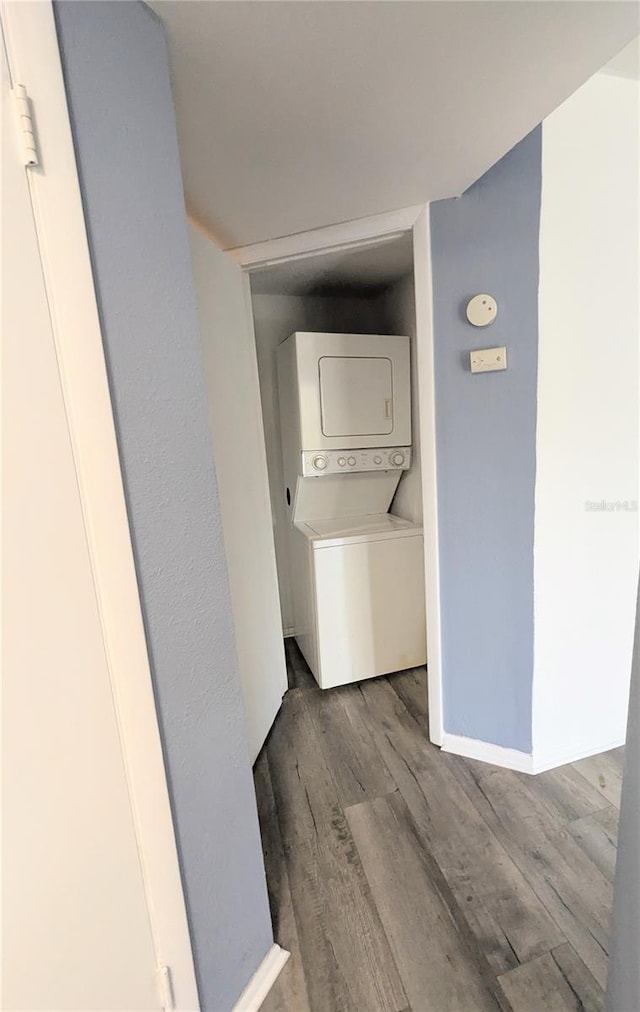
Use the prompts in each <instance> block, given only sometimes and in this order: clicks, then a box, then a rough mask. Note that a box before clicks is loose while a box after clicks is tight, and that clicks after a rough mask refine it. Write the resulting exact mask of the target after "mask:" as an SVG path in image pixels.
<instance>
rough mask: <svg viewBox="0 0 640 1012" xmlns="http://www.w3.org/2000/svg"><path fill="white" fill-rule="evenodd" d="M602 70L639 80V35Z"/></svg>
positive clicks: (617, 75) (616, 75) (606, 72)
mask: <svg viewBox="0 0 640 1012" xmlns="http://www.w3.org/2000/svg"><path fill="white" fill-rule="evenodd" d="M602 70H603V73H605V74H613V75H614V77H629V78H631V80H633V81H640V37H638V38H637V39H634V40H633V41H632V42H630V43H629V45H628V46H625V47H624V49H623V50H622V52H621V53H618V55H617V56H614V58H613V60H611V61H610V62H609V63H607V65H606V66H605V67H603V68H602Z"/></svg>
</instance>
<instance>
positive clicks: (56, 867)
mask: <svg viewBox="0 0 640 1012" xmlns="http://www.w3.org/2000/svg"><path fill="white" fill-rule="evenodd" d="M38 42H40V37H39V38H38ZM42 49H44V52H45V54H46V53H47V49H46V46H43V47H42ZM42 49H41V50H40V52H42ZM2 62H3V67H2V70H3V77H2V106H3V108H2V119H3V125H4V124H5V123H6V124H9V123H10V122H11V120H12V119H13V111H14V110H13V108H12V107H11V103H10V99H9V82H8V76H7V68H6V64H5V61H4V55H3V58H2ZM4 139H5V140H6V143H4V144H3V145H2V170H3V171H2V176H3V179H2V225H3V239H4V240H6V242H7V248H8V249H11V251H12V253H11V256H10V257H5V258H4V259H3V264H2V268H3V271H2V290H3V302H2V401H3V418H4V426H3V441H2V451H3V511H2V537H3V552H2V555H3V558H2V580H3V616H2V617H3V643H2V662H3V682H2V697H3V698H2V706H3V733H2V762H3V790H2V794H3V797H2V815H3V827H2V829H3V833H2V859H3V889H2V950H3V951H2V966H3V981H2V998H3V1008H7V1009H12V1010H19V1009H25V1010H26V1009H51V1010H61V1009H65V1010H68V1012H72V1010H78V1012H80V1010H85V1009H96V1010H97V1009H111V1010H113V1012H115V1010H122V1012H126V1010H130V1009H134V1008H135V1009H139V1010H143V1009H144V1010H148V1009H159V1008H160V1002H159V998H158V996H157V994H156V989H155V979H154V978H155V966H156V959H155V953H154V946H153V939H152V935H151V929H150V919H149V910H148V907H147V901H146V896H145V889H144V883H143V878H142V871H141V866H140V855H139V850H138V841H137V838H136V832H135V828H134V820H133V816H132V809H131V800H130V795H129V790H128V784H127V777H126V774H125V767H124V759H123V754H122V748H121V740H120V729H119V725H118V721H117V719H116V713H115V708H114V699H113V687H112V684H111V678H110V674H109V667H108V663H107V657H106V654H105V644H104V640H103V629H102V624H101V620H100V614H99V610H98V603H97V599H96V588H95V585H94V580H93V570H92V563H91V557H90V554H89V547H88V544H87V536H86V532H85V518H84V516H83V509H82V503H81V501H80V494H79V489H78V476H77V474H76V469H75V464H74V458H73V452H72V447H71V440H70V434H69V428H68V424H67V415H66V406H65V402H64V399H63V394H62V387H61V380H60V374H59V363H58V361H57V357H56V348H55V344H54V340H53V334H52V330H51V322H50V317H49V306H48V304H47V300H46V297H45V292H44V285H43V276H42V267H41V263H40V258H39V251H38V245H37V239H36V233H35V228H34V224H33V218H32V212H31V205H30V200H29V195H28V192H27V183H26V177H25V170H24V168H23V165H22V162H21V159H20V155H19V153H18V151H17V146H16V145H15V144H14V140H16V139H17V133H16V134H15V135H14V132H13V130H9V129H7V131H6V137H5V138H4ZM55 160H56V156H55V155H54V157H53V162H54V163H55ZM49 165H51V161H50V162H49ZM81 302H82V300H81Z"/></svg>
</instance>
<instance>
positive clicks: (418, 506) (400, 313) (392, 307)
mask: <svg viewBox="0 0 640 1012" xmlns="http://www.w3.org/2000/svg"><path fill="white" fill-rule="evenodd" d="M383 298H384V305H385V312H386V317H387V320H388V324H389V327H390V330H391V332H392V333H394V334H407V335H408V336H409V337H410V338H411V442H412V452H411V458H412V464H411V467H410V468H409V470H408V471H405V472H404V473H403V475H402V478H401V479H400V484H399V485H398V490H397V492H396V494H395V496H394V498H393V502H392V504H391V510H390V512H391V513H394V514H395V515H396V516H398V517H403V518H404V519H405V520H411V521H412V522H413V523H416V524H421V523H422V469H421V463H420V405H419V402H418V362H417V348H416V298H415V289H414V284H413V277H412V276H411V275H409V276H408V277H406V278H402V280H400V281H398V282H396V284H395V285H393V286H392V287H391V288H390V289H389V290H388V291H387V292H385V293H384V296H383Z"/></svg>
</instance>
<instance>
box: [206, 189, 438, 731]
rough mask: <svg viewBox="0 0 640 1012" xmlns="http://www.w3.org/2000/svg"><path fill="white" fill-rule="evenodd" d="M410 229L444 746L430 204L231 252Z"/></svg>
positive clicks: (246, 265) (295, 248) (431, 685)
mask: <svg viewBox="0 0 640 1012" xmlns="http://www.w3.org/2000/svg"><path fill="white" fill-rule="evenodd" d="M189 220H190V221H191V223H192V224H193V225H194V227H195V228H197V229H199V230H200V231H201V232H203V234H205V235H206V236H207V237H208V238H209V239H210V240H211V241H212V242H214V243H215V244H216V245H218V246H220V243H219V241H218V240H217V238H216V237H215V235H213V233H212V232H211V231H210V230H209V229H208V228H207V227H206V226H205V225H203V224H202V223H201V222H199V221H198V220H197V219H196V218H195V217H194V216H192V215H190V216H189ZM407 232H411V233H412V236H413V272H414V287H415V302H416V350H417V361H418V366H419V368H418V401H419V405H420V443H421V451H420V452H421V464H422V498H423V512H424V522H423V525H424V547H425V552H424V555H425V592H426V609H427V675H428V691H429V738H430V740H431V741H432V742H433V744H434V745H442V741H443V735H444V723H443V707H442V668H441V614H440V563H439V546H438V486H437V451H436V421H435V368H434V334H433V294H432V274H431V234H430V225H429V205H428V204H420V205H415V206H412V207H404V208H400V209H399V210H397V211H388V212H385V213H383V214H375V215H371V216H370V217H368V218H358V219H356V220H354V221H347V222H341V223H340V224H337V225H329V226H327V227H325V228H317V229H311V230H310V231H307V232H299V233H297V234H296V235H290V236H284V237H282V238H280V239H271V240H267V241H265V242H260V243H254V244H253V245H250V246H238V247H236V248H235V249H231V250H226V253H227V254H228V256H231V257H232V258H233V259H234V260H235V261H236V263H238V264H239V265H240V266H241V267H242V268H243V269H244V270H246V271H247V273H249V274H250V273H251V271H252V270H255V269H257V268H258V267H265V266H267V265H273V264H276V263H286V262H287V261H291V260H300V259H303V258H306V257H309V256H314V255H316V254H318V253H329V252H332V251H334V250H338V249H341V250H344V249H358V248H362V247H364V246H367V245H370V244H373V243H376V242H380V241H385V240H391V239H394V238H397V237H399V236H401V235H402V234H406V233H407Z"/></svg>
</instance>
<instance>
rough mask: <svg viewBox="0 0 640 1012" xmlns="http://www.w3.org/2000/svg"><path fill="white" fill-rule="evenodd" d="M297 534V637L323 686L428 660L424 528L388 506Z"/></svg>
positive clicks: (311, 524) (314, 524)
mask: <svg viewBox="0 0 640 1012" xmlns="http://www.w3.org/2000/svg"><path fill="white" fill-rule="evenodd" d="M292 534H293V537H292V540H291V548H292V563H293V566H294V567H295V569H296V576H297V579H294V585H295V589H296V597H295V611H296V615H295V621H296V628H297V630H298V632H297V635H296V640H297V642H298V645H299V647H300V649H301V651H302V653H303V655H304V657H305V659H306V661H307V664H308V665H309V667H310V668H311V671H312V672H313V675H314V677H315V679H316V681H317V683H318V685H319V686H320V688H321V689H330V688H332V687H333V686H336V685H344V684H346V683H348V682H358V681H361V680H363V679H365V678H374V677H375V676H377V675H384V674H387V673H389V672H391V671H400V670H402V669H403V668H412V667H416V666H418V665H420V664H424V663H425V657H426V629H425V600H424V562H423V539H422V528H421V527H419V526H417V525H416V524H412V523H409V521H407V520H401V519H400V518H399V517H395V516H392V515H391V514H389V513H383V514H378V515H376V514H373V515H367V516H362V517H348V518H341V519H333V520H312V521H308V522H306V523H299V524H296V525H295V526H294V530H293V532H292Z"/></svg>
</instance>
